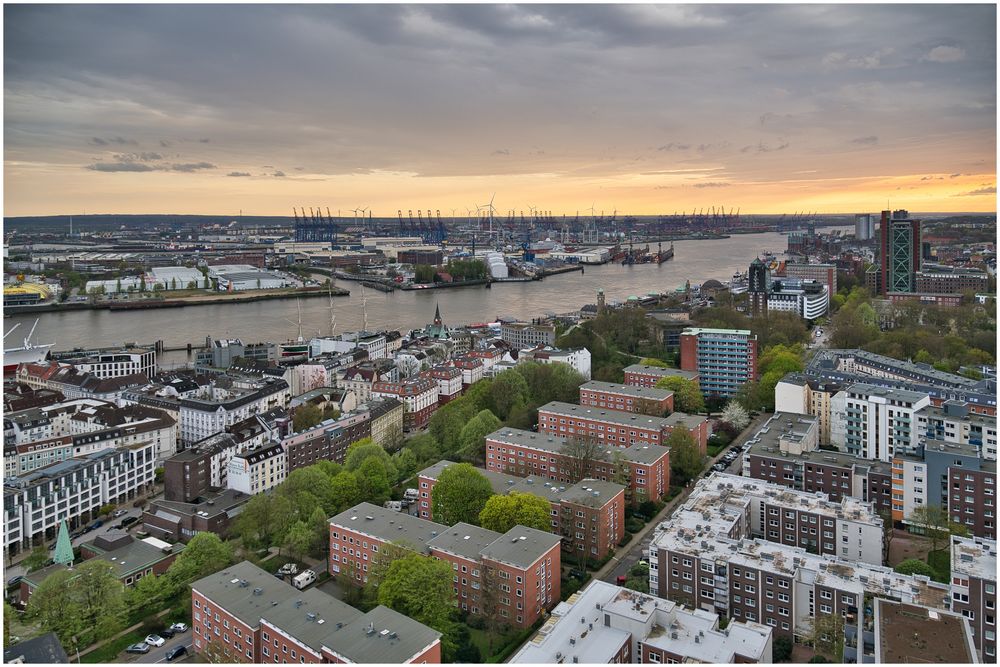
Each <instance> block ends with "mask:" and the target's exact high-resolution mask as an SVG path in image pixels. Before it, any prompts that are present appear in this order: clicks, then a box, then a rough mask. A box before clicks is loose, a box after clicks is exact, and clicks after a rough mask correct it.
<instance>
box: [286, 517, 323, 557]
mask: <svg viewBox="0 0 1000 667" xmlns="http://www.w3.org/2000/svg"><path fill="white" fill-rule="evenodd" d="M317 509H318V508H317ZM315 539H316V534H315V533H314V532H313V531H312V530H311V529H310V528H309V526H308V525H306V522H305V521H296V522H295V523H293V524H292V527H291V528H289V529H288V533H287V534H286V535H285V541H284V545H283V546H284V548H285V550H286V551H287V552H288V553H290V554H291V555H292V556H294V557H295V558H296V559H297V560H302V559H303V557H304V556H306V555H307V554H308V553H309V552H310V551H311V550H312V548H313V545H314V543H315Z"/></svg>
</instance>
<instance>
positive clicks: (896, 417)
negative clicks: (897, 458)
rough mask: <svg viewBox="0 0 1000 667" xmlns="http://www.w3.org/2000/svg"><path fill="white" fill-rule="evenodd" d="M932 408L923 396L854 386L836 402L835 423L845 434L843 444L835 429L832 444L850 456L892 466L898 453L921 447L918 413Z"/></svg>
mask: <svg viewBox="0 0 1000 667" xmlns="http://www.w3.org/2000/svg"><path fill="white" fill-rule="evenodd" d="M929 405H930V397H929V396H928V395H927V394H924V393H921V392H917V391H909V390H906V389H886V388H884V387H876V386H874V385H870V384H853V385H851V386H849V387H847V388H846V389H845V390H844V392H843V393H842V394H837V395H836V396H834V398H833V401H832V407H831V420H832V421H833V424H834V425H838V424H843V429H844V430H843V439H842V440H841V437H840V431H839V429H838V428H836V427H831V440H832V444H833V445H835V446H837V447H838V448H842V449H845V450H846V451H847V453H848V454H853V455H854V456H860V457H861V458H865V459H871V460H875V461H882V462H885V463H888V462H890V461H892V458H893V456H894V455H895V454H896V453H897V452H904V451H907V450H912V449H915V448H916V447H917V445H918V444H919V442H920V429H919V428H918V423H917V416H916V413H917V412H918V411H920V410H921V409H922V408H924V407H927V406H929Z"/></svg>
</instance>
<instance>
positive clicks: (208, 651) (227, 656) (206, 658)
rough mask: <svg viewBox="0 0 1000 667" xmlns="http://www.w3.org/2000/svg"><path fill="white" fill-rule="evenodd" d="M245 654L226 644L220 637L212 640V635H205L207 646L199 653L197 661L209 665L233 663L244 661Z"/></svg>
mask: <svg viewBox="0 0 1000 667" xmlns="http://www.w3.org/2000/svg"><path fill="white" fill-rule="evenodd" d="M242 658H243V655H242V654H240V652H239V651H237V650H236V649H234V648H233V647H232V646H230V645H229V644H224V643H223V642H221V641H219V640H218V639H216V640H214V641H213V640H212V637H211V636H210V635H206V636H205V648H203V649H202V651H201V653H199V654H198V658H197V660H195V662H198V663H205V664H209V665H233V664H239V663H240V662H243V660H242Z"/></svg>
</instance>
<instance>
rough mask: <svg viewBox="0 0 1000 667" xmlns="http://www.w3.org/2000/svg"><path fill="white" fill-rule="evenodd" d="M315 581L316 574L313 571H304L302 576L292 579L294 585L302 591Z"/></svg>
mask: <svg viewBox="0 0 1000 667" xmlns="http://www.w3.org/2000/svg"><path fill="white" fill-rule="evenodd" d="M314 581H316V573H315V572H313V571H312V570H304V571H303V572H302V573H301V574H299V575H297V576H296V577H295V578H294V579H292V585H293V586H295V587H296V588H297V589H299V590H300V591H301V590H302V589H303V588H305V587H306V586H308V585H309V584H311V583H312V582H314Z"/></svg>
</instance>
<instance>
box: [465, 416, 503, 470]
mask: <svg viewBox="0 0 1000 667" xmlns="http://www.w3.org/2000/svg"><path fill="white" fill-rule="evenodd" d="M502 425H503V422H501V421H500V420H499V419H497V416H496V415H495V414H493V413H492V412H490V411H489V410H480V411H479V413H478V414H477V415H476V416H475V417H473V418H472V419H470V420H469V423H467V424H466V425H465V426H463V427H462V432H461V434H460V435H459V438H458V440H459V450H458V454H459V455H460V456H461V457H462V458H463V459H465V460H466V461H472V462H474V463H482V462H484V460H485V453H486V451H485V448H484V443H485V441H486V436H488V435H489V434H490V433H493V432H494V431H496V430H497V429H498V428H500V427H501V426H502Z"/></svg>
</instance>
